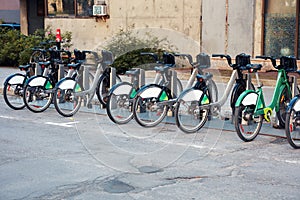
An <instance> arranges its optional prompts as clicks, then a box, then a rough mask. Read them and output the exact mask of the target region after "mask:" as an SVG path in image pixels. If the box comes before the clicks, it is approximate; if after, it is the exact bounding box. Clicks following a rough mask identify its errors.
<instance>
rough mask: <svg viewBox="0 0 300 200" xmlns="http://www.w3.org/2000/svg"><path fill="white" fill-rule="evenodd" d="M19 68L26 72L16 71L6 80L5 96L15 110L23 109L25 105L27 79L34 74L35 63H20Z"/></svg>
mask: <svg viewBox="0 0 300 200" xmlns="http://www.w3.org/2000/svg"><path fill="white" fill-rule="evenodd" d="M19 69H20V70H21V71H25V74H22V73H15V74H12V75H10V76H8V77H7V78H6V79H5V81H4V87H3V97H4V101H5V103H6V104H7V105H8V106H9V107H10V108H12V109H14V110H21V109H23V108H24V107H25V103H24V101H23V90H24V85H25V83H26V81H27V80H28V79H29V78H30V77H32V76H33V75H34V71H35V65H34V64H27V65H20V66H19Z"/></svg>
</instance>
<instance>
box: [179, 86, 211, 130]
mask: <svg viewBox="0 0 300 200" xmlns="http://www.w3.org/2000/svg"><path fill="white" fill-rule="evenodd" d="M186 97H187V98H186ZM191 97H194V98H191ZM204 97H205V98H208V99H210V97H209V91H208V90H207V93H206V95H203V92H202V91H201V90H198V89H194V88H190V89H187V90H185V91H184V92H183V93H182V95H180V97H179V99H178V101H177V103H176V107H175V121H176V125H177V127H178V128H179V129H180V130H182V131H183V132H184V133H188V134H189V133H195V132H197V131H199V130H200V129H201V128H202V127H203V126H204V125H205V123H206V122H207V120H208V114H209V110H208V109H200V107H199V105H200V106H201V105H203V104H201V103H199V102H203V101H202V100H203V98H204ZM206 103H209V102H206Z"/></svg>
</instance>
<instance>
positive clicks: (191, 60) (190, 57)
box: [174, 53, 193, 65]
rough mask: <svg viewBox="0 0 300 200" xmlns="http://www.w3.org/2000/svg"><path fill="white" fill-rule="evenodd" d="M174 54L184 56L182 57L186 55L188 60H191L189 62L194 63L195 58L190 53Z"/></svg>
mask: <svg viewBox="0 0 300 200" xmlns="http://www.w3.org/2000/svg"><path fill="white" fill-rule="evenodd" d="M174 56H182V57H185V58H187V59H188V60H189V63H190V64H191V65H193V58H192V56H191V55H190V54H180V53H179V54H174Z"/></svg>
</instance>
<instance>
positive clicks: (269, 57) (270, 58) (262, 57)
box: [255, 56, 276, 68]
mask: <svg viewBox="0 0 300 200" xmlns="http://www.w3.org/2000/svg"><path fill="white" fill-rule="evenodd" d="M255 58H261V59H265V60H268V59H269V60H271V62H272V65H273V66H274V67H275V68H276V59H275V58H274V57H272V56H255Z"/></svg>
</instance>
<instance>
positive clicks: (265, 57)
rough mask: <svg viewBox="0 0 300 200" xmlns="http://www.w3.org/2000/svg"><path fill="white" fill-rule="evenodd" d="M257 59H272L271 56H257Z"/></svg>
mask: <svg viewBox="0 0 300 200" xmlns="http://www.w3.org/2000/svg"><path fill="white" fill-rule="evenodd" d="M255 58H261V59H265V60H267V59H270V58H271V57H270V56H255Z"/></svg>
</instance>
